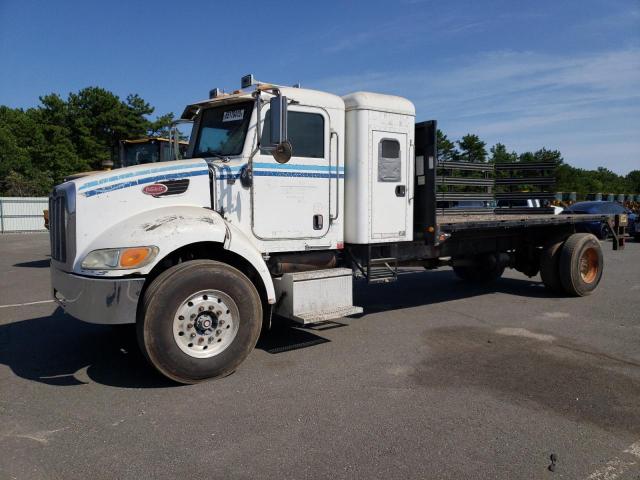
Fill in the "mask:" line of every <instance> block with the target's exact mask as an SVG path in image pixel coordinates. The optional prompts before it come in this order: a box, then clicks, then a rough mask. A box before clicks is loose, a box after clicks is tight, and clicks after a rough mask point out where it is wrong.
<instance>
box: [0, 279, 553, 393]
mask: <svg viewBox="0 0 640 480" xmlns="http://www.w3.org/2000/svg"><path fill="white" fill-rule="evenodd" d="M496 291H497V292H503V293H508V294H511V295H520V296H528V297H540V298H545V297H549V296H551V295H550V294H548V293H547V291H546V290H545V289H544V288H542V287H541V286H540V284H539V283H537V282H535V281H529V280H525V279H522V280H521V279H511V278H504V279H501V280H499V281H498V282H496V283H494V284H493V285H491V286H487V287H477V286H474V287H471V286H468V285H466V284H464V283H462V282H460V281H458V280H457V279H456V278H455V276H454V275H453V273H452V272H450V271H435V272H419V273H411V274H408V275H403V276H402V278H401V279H400V280H399V281H398V282H396V283H395V284H392V285H371V286H367V285H366V284H364V283H363V282H357V283H356V289H355V293H354V295H355V304H356V305H360V306H362V307H364V313H365V315H366V314H367V313H375V312H380V311H390V310H397V309H401V308H408V307H412V306H418V305H430V304H436V303H441V302H447V301H452V300H456V299H461V298H469V297H473V296H477V295H482V294H486V293H488V292H496ZM346 326H348V323H343V322H340V321H337V322H328V323H325V324H321V325H317V326H314V327H303V326H300V325H298V324H296V323H294V322H290V321H288V320H285V319H282V318H279V317H276V318H274V322H273V328H272V329H271V330H270V331H269V332H266V333H265V334H263V335H262V337H261V338H260V340H259V341H258V344H257V345H256V348H258V349H261V350H264V351H266V352H268V353H270V354H278V353H283V352H287V351H292V350H297V349H302V348H309V347H313V346H316V345H320V344H323V343H327V342H329V341H330V340H329V339H327V338H324V337H323V336H322V332H323V331H325V330H328V329H332V328H339V327H346ZM0 363H2V364H4V365H7V366H8V367H9V368H10V369H11V371H12V372H14V373H15V374H16V375H18V376H19V377H21V378H25V379H29V380H33V381H36V382H40V383H44V384H47V385H55V386H79V385H83V384H86V383H88V382H89V381H94V382H97V383H101V384H104V385H110V386H115V387H120V388H166V387H173V386H178V385H177V384H175V383H173V382H171V381H169V380H166V379H165V378H164V377H162V376H161V375H160V374H158V373H156V372H155V370H154V369H153V368H151V367H150V366H149V365H148V364H147V362H146V360H145V359H144V357H143V356H142V353H141V352H140V350H139V348H138V345H137V342H136V338H135V331H134V329H133V328H132V326H121V327H118V328H114V327H109V326H104V325H92V324H88V323H85V322H81V321H79V320H75V319H73V318H72V317H70V316H68V315H66V314H65V313H64V312H63V311H62V310H61V309H60V308H58V309H56V310H55V311H54V312H53V314H52V315H50V316H46V317H39V318H32V319H28V320H22V321H17V322H13V323H9V324H5V325H0Z"/></svg>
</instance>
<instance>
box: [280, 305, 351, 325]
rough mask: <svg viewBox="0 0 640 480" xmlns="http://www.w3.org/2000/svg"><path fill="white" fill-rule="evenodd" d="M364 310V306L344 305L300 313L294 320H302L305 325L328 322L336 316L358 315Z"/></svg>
mask: <svg viewBox="0 0 640 480" xmlns="http://www.w3.org/2000/svg"><path fill="white" fill-rule="evenodd" d="M362 312H363V310H362V307H354V306H352V307H342V308H334V309H333V310H325V311H324V312H307V313H299V314H297V315H295V317H294V318H292V320H294V321H296V322H300V323H302V324H303V325H309V324H310V323H318V322H326V321H327V320H335V319H336V318H342V317H348V316H349V315H357V314H359V313H362Z"/></svg>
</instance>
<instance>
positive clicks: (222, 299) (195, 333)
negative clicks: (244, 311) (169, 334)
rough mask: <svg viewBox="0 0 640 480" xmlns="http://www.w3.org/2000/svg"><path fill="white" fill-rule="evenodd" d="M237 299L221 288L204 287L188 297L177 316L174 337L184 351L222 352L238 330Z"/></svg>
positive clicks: (201, 355)
mask: <svg viewBox="0 0 640 480" xmlns="http://www.w3.org/2000/svg"><path fill="white" fill-rule="evenodd" d="M239 319H240V314H239V312H238V307H237V305H236V302H234V301H233V299H232V298H231V297H230V296H229V295H227V294H226V293H224V292H221V291H220V290H202V291H200V292H197V293H195V294H193V295H191V296H190V297H189V298H187V299H185V300H184V301H183V302H182V303H181V304H180V306H179V307H178V309H177V311H176V313H175V315H174V319H173V338H174V339H175V341H176V344H177V345H178V347H179V348H180V350H182V351H183V352H184V353H186V354H187V355H189V356H190V357H195V358H210V357H213V356H215V355H219V354H220V353H222V352H223V351H224V350H226V349H227V348H228V347H229V345H231V343H232V342H233V339H234V338H235V337H236V334H237V333H238V327H239Z"/></svg>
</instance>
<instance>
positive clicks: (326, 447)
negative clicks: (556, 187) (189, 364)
mask: <svg viewBox="0 0 640 480" xmlns="http://www.w3.org/2000/svg"><path fill="white" fill-rule="evenodd" d="M603 247H604V253H605V272H604V278H603V280H602V282H601V284H600V287H599V288H598V290H597V291H596V292H595V293H594V294H593V295H592V296H590V297H585V298H566V297H559V296H554V295H552V294H549V293H548V292H547V291H546V290H545V289H544V287H543V286H542V284H541V283H540V278H539V277H534V278H531V279H529V278H527V277H525V276H524V275H522V274H520V273H518V272H515V271H507V273H506V274H505V276H504V277H503V278H502V279H500V280H499V281H498V282H496V283H495V284H494V285H492V286H491V287H489V288H485V287H469V286H468V285H465V284H463V283H461V282H460V281H458V280H457V279H456V277H455V276H454V275H453V273H452V271H451V270H450V269H442V270H438V271H433V272H420V273H417V272H414V273H408V274H406V275H402V276H401V278H400V280H399V281H398V282H396V283H394V284H391V285H375V286H370V287H367V286H366V285H364V284H357V287H356V292H355V304H356V305H360V306H362V307H364V311H365V314H364V315H362V316H360V317H358V318H350V319H341V320H340V321H339V322H336V323H332V324H327V325H324V326H320V327H317V328H306V329H305V328H300V327H295V326H292V325H289V324H286V323H284V322H279V323H278V324H277V325H276V327H275V328H274V330H273V331H272V332H270V333H268V334H267V335H266V336H265V337H264V338H263V339H262V340H261V341H260V343H259V344H258V347H257V348H256V350H255V351H254V352H253V353H252V354H251V355H250V356H249V358H248V360H247V361H246V362H245V363H244V364H242V365H241V366H240V368H239V369H238V371H237V372H236V373H234V374H233V375H231V376H229V377H227V378H224V379H221V380H217V381H213V382H207V383H203V384H199V385H194V386H177V385H174V384H172V383H170V382H169V381H167V380H165V379H163V378H162V377H160V376H159V375H158V374H156V373H155V372H154V371H153V370H152V369H151V368H150V367H149V366H148V365H147V364H146V363H145V361H144V359H143V358H142V356H141V354H140V353H139V351H138V349H137V346H136V343H135V339H134V337H133V335H132V331H131V329H126V328H125V329H113V328H111V327H107V326H100V325H90V324H86V323H83V322H80V321H77V320H74V319H72V318H70V317H68V316H66V315H65V314H63V312H62V311H61V310H60V309H58V308H57V307H56V305H55V304H54V303H52V302H51V301H50V293H49V270H48V248H49V247H48V237H47V235H46V234H39V233H38V234H15V235H2V236H0V479H14V478H15V479H65V480H67V479H86V478H91V479H93V480H97V479H114V478H119V479H125V478H136V479H143V478H154V479H174V478H192V479H199V478H202V479H204V478H207V479H214V478H216V479H217V478H220V479H232V478H247V479H248V478H251V479H254V478H278V479H285V478H291V479H305V478H309V479H312V478H313V479H315V478H332V479H342V478H344V479H354V478H362V479H377V478H383V479H396V478H397V479H407V478H416V479H430V478H437V479H476V478H477V479H485V478H499V479H552V478H565V479H583V478H584V479H592V480H597V479H608V478H611V479H612V478H616V479H617V480H627V479H636V480H637V479H639V478H640V243H637V242H633V241H630V242H628V244H627V248H626V249H625V250H624V251H620V252H614V251H612V250H611V244H610V243H604V244H603ZM552 455H555V457H554V458H556V462H555V468H554V471H551V470H550V469H549V466H550V465H551V463H552V462H551V456H552Z"/></svg>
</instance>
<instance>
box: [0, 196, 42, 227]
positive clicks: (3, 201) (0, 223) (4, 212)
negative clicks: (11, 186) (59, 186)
mask: <svg viewBox="0 0 640 480" xmlns="http://www.w3.org/2000/svg"><path fill="white" fill-rule="evenodd" d="M47 208H49V199H48V198H47V197H0V233H6V232H37V231H46V229H45V227H44V218H43V215H42V214H43V211H44V210H46V209H47Z"/></svg>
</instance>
